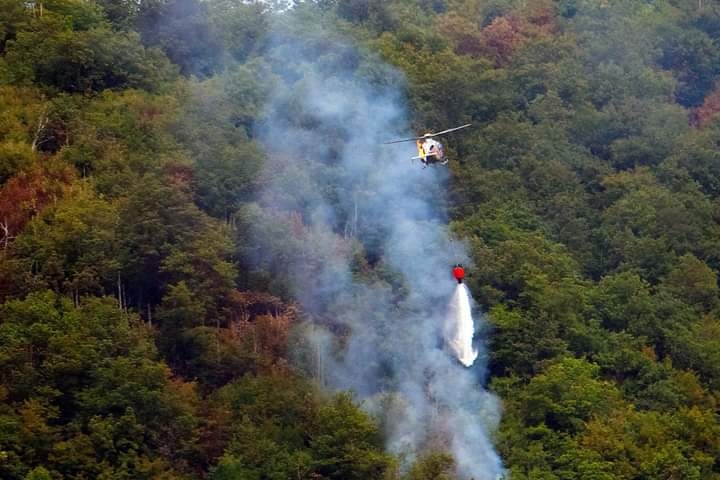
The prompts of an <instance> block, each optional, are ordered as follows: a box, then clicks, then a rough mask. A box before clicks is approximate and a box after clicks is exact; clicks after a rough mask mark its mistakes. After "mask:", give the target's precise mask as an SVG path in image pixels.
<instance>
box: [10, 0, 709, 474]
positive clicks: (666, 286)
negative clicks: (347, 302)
mask: <svg viewBox="0 0 720 480" xmlns="http://www.w3.org/2000/svg"><path fill="white" fill-rule="evenodd" d="M288 3H291V4H293V5H292V6H291V8H287V7H288ZM288 18H293V22H292V23H291V22H289V21H288ZM318 25H322V26H323V28H324V29H325V30H326V31H331V32H334V33H333V35H336V36H331V37H330V38H326V36H323V35H320V34H319V33H318V30H317V26H318ZM293 29H297V30H301V31H303V32H305V33H306V34H307V37H306V38H307V39H308V42H307V44H306V45H302V46H301V47H303V48H307V49H309V50H311V51H313V52H315V53H316V54H317V56H318V57H322V56H323V55H329V53H328V51H327V49H326V48H325V47H326V45H328V44H330V43H332V42H335V41H338V39H339V38H344V39H346V40H345V41H350V42H353V43H355V44H357V46H358V49H357V51H358V52H360V53H355V51H347V52H345V56H344V57H343V58H342V61H344V62H346V63H347V64H349V65H352V66H353V68H354V70H353V72H354V73H355V74H357V75H364V76H366V77H367V79H369V81H370V82H371V83H372V82H374V83H375V84H383V83H391V82H394V81H396V78H394V77H391V76H390V75H389V74H388V73H387V70H384V69H382V68H381V67H380V66H378V65H377V63H379V62H380V61H381V60H382V61H384V62H387V63H389V64H390V65H392V66H393V67H395V68H396V69H397V70H398V72H400V74H398V76H397V78H400V77H403V78H404V83H402V84H401V85H402V88H403V92H402V95H403V96H404V99H405V100H406V101H407V104H408V106H409V109H410V111H411V113H412V127H413V128H417V129H418V130H421V129H422V130H424V129H428V130H435V129H441V128H444V127H448V126H453V125H456V124H462V123H470V122H471V123H473V126H474V127H473V129H469V130H467V133H466V134H464V135H457V136H454V137H453V138H452V140H451V141H450V142H448V152H449V154H450V157H451V159H452V161H451V162H450V164H449V165H448V167H447V168H448V169H449V172H450V179H449V191H450V194H449V198H448V199H447V202H448V205H447V207H448V212H449V215H450V217H451V222H450V228H451V230H452V232H453V234H454V235H455V236H457V237H458V238H460V239H462V240H463V241H465V242H466V244H467V245H468V246H469V253H470V255H471V257H472V261H473V265H474V268H472V269H471V270H469V271H468V276H467V284H468V285H469V287H470V289H471V290H472V291H473V293H474V295H475V298H476V300H477V301H478V303H479V308H480V309H481V310H482V311H484V312H485V313H486V316H487V320H488V322H489V326H490V328H489V329H488V340H489V342H488V343H489V344H488V348H487V351H488V360H489V372H490V380H489V386H490V388H491V389H492V390H493V391H495V392H496V393H497V394H498V395H499V396H500V397H501V399H502V401H503V404H504V416H503V420H502V423H501V424H500V427H499V430H498V431H497V432H496V433H495V442H496V446H497V448H498V449H499V451H500V454H501V456H502V458H503V461H504V463H505V466H506V467H507V469H508V477H509V478H511V479H512V480H524V479H548V480H550V479H578V480H580V479H591V478H592V479H603V480H605V479H608V480H609V479H638V480H639V479H650V478H682V479H703V480H706V479H720V461H718V458H720V417H719V410H718V401H719V399H720V297H719V293H720V291H719V287H718V274H720V153H718V152H719V150H718V148H719V145H720V117H719V116H718V115H719V114H720V83H719V81H720V53H719V52H720V4H718V2H717V1H715V0H705V1H698V2H685V1H679V0H649V1H643V2H639V1H635V0H538V1H531V2H528V1H524V0H392V1H379V0H314V1H310V0H308V1H300V2H282V1H275V2H260V1H257V2H256V1H249V2H246V1H240V0H206V1H201V0H138V1H129V0H127V1H125V0H123V1H111V0H97V1H84V0H37V1H19V0H0V111H2V115H1V116H0V477H2V478H7V479H12V480H21V479H35V480H40V479H43V480H44V479H53V480H59V479H67V480H80V479H87V478H98V479H110V478H113V479H114V478H122V479H125V478H127V479H155V480H160V479H170V478H173V479H174V478H187V479H195V478H208V479H214V480H226V479H227V480H230V479H253V480H255V479H257V480H260V479H278V480H279V479H289V478H297V479H398V478H406V479H408V480H411V479H412V480H415V479H417V480H420V479H431V478H432V479H450V478H455V476H454V475H455V474H454V463H453V459H452V457H451V456H449V455H448V453H447V452H445V451H443V450H442V448H441V449H439V450H438V449H435V448H428V451H427V452H425V454H424V455H423V456H420V457H418V458H417V459H415V461H414V462H412V463H411V464H410V465H407V468H401V465H403V461H404V460H405V459H398V458H394V457H393V456H392V455H391V454H389V453H387V452H385V451H384V446H383V445H384V443H383V441H384V438H383V435H384V432H383V431H382V430H381V429H380V426H379V423H378V419H375V418H372V417H371V416H369V415H368V414H367V413H365V411H364V410H363V409H361V408H360V406H359V405H358V402H356V401H355V399H354V397H353V396H352V395H351V394H349V393H338V394H333V395H331V394H327V393H323V392H322V391H321V389H320V388H319V387H318V386H317V385H316V384H315V383H316V381H321V376H320V375H319V374H317V372H315V371H314V370H313V369H315V368H316V367H317V365H315V364H313V361H312V352H309V347H308V345H306V344H303V340H302V335H301V334H300V333H299V329H301V328H303V327H302V326H301V323H302V320H303V318H304V316H305V315H306V313H305V312H303V311H302V309H300V308H299V307H298V306H297V305H296V303H295V302H296V300H297V297H298V296H299V295H300V292H297V291H296V290H294V289H293V288H291V285H292V284H295V285H297V283H298V282H297V281H295V282H293V276H297V275H302V274H307V272H300V273H299V272H298V271H297V269H296V268H294V267H295V265H294V264H293V259H292V258H288V257H286V256H283V255H286V254H287V253H288V252H294V253H295V254H297V255H299V256H302V258H304V259H309V260H308V262H309V263H310V264H316V263H320V262H322V261H324V259H325V258H326V256H327V255H328V252H323V251H320V249H319V248H317V247H316V245H315V243H316V242H315V240H317V238H318V237H317V235H325V236H333V235H336V236H337V238H338V240H337V243H336V245H337V248H338V250H341V251H342V253H343V255H347V256H348V257H349V258H351V259H352V265H353V272H352V274H353V275H357V276H359V277H362V278H366V279H367V281H368V283H371V282H386V283H388V284H390V285H392V288H393V291H394V292H397V295H398V297H399V298H400V297H401V296H402V291H403V285H402V280H400V279H398V278H397V275H396V274H395V272H393V271H391V269H389V268H388V267H387V266H386V265H384V264H383V263H382V261H380V260H379V259H380V258H381V257H382V252H377V250H376V242H375V240H376V238H377V236H378V235H381V234H382V232H378V231H373V232H366V233H365V234H364V236H357V238H354V236H353V234H352V232H350V233H348V231H347V230H343V227H342V226H341V223H342V222H340V221H339V220H338V222H337V225H336V227H337V228H336V230H337V231H334V232H320V233H318V232H317V231H313V230H311V229H310V228H307V224H308V223H310V222H309V220H308V219H307V218H302V216H301V215H300V214H299V213H297V214H296V215H293V214H291V215H284V214H282V213H279V212H270V211H267V210H261V209H260V208H259V207H258V205H257V204H256V203H253V202H255V201H256V200H257V198H256V194H257V192H258V191H259V190H260V189H261V188H262V187H263V185H265V184H266V183H267V182H268V179H267V178H266V177H264V176H263V174H262V172H263V165H275V164H277V163H278V161H279V159H278V158H274V157H273V154H272V153H269V152H268V151H267V149H266V148H264V146H263V145H261V144H260V142H259V141H258V140H257V137H256V136H257V132H258V131H261V130H262V129H263V128H264V127H265V122H266V121H267V112H266V110H265V109H266V102H267V100H268V96H269V92H270V91H271V90H272V89H282V88H287V86H288V85H302V82H299V80H301V79H302V78H303V77H304V76H305V75H310V73H311V72H308V71H306V66H304V65H300V64H297V65H295V64H291V65H285V66H284V67H283V68H278V67H277V66H276V64H274V63H273V62H272V59H273V58H276V57H277V56H279V55H280V52H282V51H284V50H286V49H291V48H297V47H298V45H295V44H294V43H293V42H294V40H293V36H292V35H291V34H290V33H292V30H293ZM333 55H334V53H333ZM374 55H375V56H376V57H374ZM373 58H376V59H377V61H376V62H375V63H373V61H370V60H368V59H373ZM342 80H343V81H346V80H347V79H342ZM296 82H297V83H296ZM299 95H303V92H302V90H301V89H300V88H299V89H298V90H292V91H288V92H285V95H284V96H283V102H284V104H283V105H284V107H286V108H287V110H288V112H289V113H288V115H289V116H291V117H293V118H292V120H293V121H294V122H297V124H302V125H305V126H308V125H312V124H313V118H312V112H304V111H302V109H301V108H299V107H298V106H297V105H298V102H297V101H296V100H297V96H299ZM322 133H323V135H324V136H325V137H324V138H325V139H326V140H327V143H328V148H329V149H341V148H342V142H343V139H342V138H336V137H335V135H334V132H322ZM379 140H382V139H371V140H370V141H372V142H374V141H379ZM278 141H284V139H278ZM310 174H312V175H318V176H320V177H322V178H323V179H325V180H326V183H327V189H328V191H327V192H317V191H314V190H313V189H312V187H311V186H310V185H311V184H310V183H309V182H306V181H304V177H303V175H310ZM278 175H286V178H285V179H284V180H285V181H286V182H287V183H288V184H289V183H293V184H296V185H298V186H299V187H298V188H305V190H303V195H304V196H303V200H304V201H306V202H312V201H313V198H314V197H315V196H317V195H326V196H327V197H329V198H333V199H335V201H336V202H338V203H340V202H342V201H344V195H343V193H344V191H343V189H344V188H346V185H344V184H343V181H344V179H345V177H344V176H343V175H344V172H342V171H341V170H340V169H338V168H337V166H336V165H328V164H320V163H318V164H317V165H316V166H315V167H314V170H313V171H312V172H311V173H307V172H298V171H292V170H288V171H282V172H279V173H278ZM298 209H299V208H298ZM260 220H262V225H263V228H261V229H251V228H250V225H253V224H256V223H258V222H260ZM287 232H290V234H288V233H287ZM333 238H335V237H333ZM259 244H262V245H263V247H264V248H263V249H262V252H260V250H259V249H258V245H259ZM313 262H314V263H313ZM326 311H327V315H326V316H327V317H328V318H323V319H322V321H323V322H325V323H327V324H328V325H330V327H331V330H332V327H337V325H334V324H333V318H332V316H333V315H336V316H342V312H336V311H333V310H332V307H331V306H328V307H327V308H326ZM368 321H383V319H368ZM333 332H334V333H335V334H336V336H337V337H338V338H339V339H340V340H341V341H340V342H339V345H340V346H342V339H343V335H344V332H343V331H342V329H341V328H335V330H334V331H333ZM378 341H382V339H378ZM338 348H340V347H338ZM308 372H310V373H308ZM308 377H315V378H308Z"/></svg>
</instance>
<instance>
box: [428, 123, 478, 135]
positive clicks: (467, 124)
mask: <svg viewBox="0 0 720 480" xmlns="http://www.w3.org/2000/svg"><path fill="white" fill-rule="evenodd" d="M470 125H472V123H466V124H465V125H460V126H459V127H455V128H448V129H447V130H443V131H442V132H437V133H433V134H430V135H428V136H429V137H436V136H438V135H444V134H446V133H450V132H454V131H456V130H460V129H462V128H467V127H469V126H470Z"/></svg>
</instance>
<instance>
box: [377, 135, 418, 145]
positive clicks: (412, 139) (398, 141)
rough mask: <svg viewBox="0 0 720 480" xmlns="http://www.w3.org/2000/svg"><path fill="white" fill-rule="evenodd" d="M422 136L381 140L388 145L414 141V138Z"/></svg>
mask: <svg viewBox="0 0 720 480" xmlns="http://www.w3.org/2000/svg"><path fill="white" fill-rule="evenodd" d="M422 138H423V137H413V138H404V139H402V140H392V141H390V142H383V145H390V144H391V143H402V142H414V141H415V140H420V139H422Z"/></svg>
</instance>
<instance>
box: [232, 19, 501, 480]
mask: <svg viewBox="0 0 720 480" xmlns="http://www.w3.org/2000/svg"><path fill="white" fill-rule="evenodd" d="M293 15H294V16H295V17H297V18H292V16H293ZM281 17H282V18H281V19H280V20H278V22H279V24H278V25H276V28H275V29H274V37H273V41H272V42H271V46H270V48H269V51H268V53H267V55H265V58H269V59H270V60H269V61H270V65H268V71H269V72H271V73H268V77H267V81H268V84H272V85H273V88H272V92H273V93H272V94H271V97H270V99H269V102H268V104H267V110H266V115H265V121H264V122H263V124H262V125H261V126H259V127H258V132H257V134H258V137H259V138H260V139H261V141H262V142H263V144H264V146H265V148H266V150H267V154H268V155H267V156H268V161H267V164H266V167H265V168H266V169H265V174H264V175H263V177H262V178H261V180H260V181H261V182H262V185H263V187H262V194H261V195H260V197H259V199H258V201H257V203H256V204H255V205H253V206H249V207H248V208H247V209H246V215H247V216H249V217H250V218H252V220H251V223H252V225H254V227H253V240H252V242H251V243H252V245H250V246H249V247H248V248H249V251H250V252H251V256H252V258H253V259H254V261H256V262H257V266H258V267H259V269H260V267H262V269H265V270H270V271H274V272H276V277H278V279H268V281H269V282H270V285H271V287H273V286H275V287H276V288H277V289H281V290H282V289H283V288H284V289H286V291H285V293H287V294H288V295H291V296H292V297H293V298H296V299H298V301H300V302H301V304H302V306H303V309H304V311H306V312H307V313H308V314H309V315H310V316H311V318H312V325H313V327H312V328H309V329H308V331H309V332H311V333H310V338H309V341H310V342H312V344H314V345H316V347H317V350H316V352H317V356H316V360H315V364H316V371H315V374H316V375H317V376H318V377H320V378H321V381H322V382H323V383H324V385H325V386H326V387H328V388H332V389H350V390H352V391H354V392H356V394H357V395H358V397H359V399H360V400H362V401H363V405H364V406H365V407H366V408H367V409H368V410H370V411H371V412H373V413H375V414H377V415H378V417H379V418H380V419H381V421H382V424H383V426H384V428H385V433H386V438H387V442H388V448H389V449H390V450H392V451H393V452H395V453H396V454H398V455H400V456H401V458H403V459H405V460H406V461H407V462H409V461H412V460H413V458H415V457H416V456H417V455H418V453H421V452H422V451H425V450H432V449H438V448H440V449H449V450H450V453H452V454H453V455H454V458H455V460H456V465H457V471H458V475H459V477H460V478H474V479H475V480H495V478H496V477H497V476H498V475H499V474H501V473H502V471H503V469H502V465H501V461H500V459H499V457H498V455H497V454H496V452H495V451H494V449H493V446H492V444H491V442H490V441H489V439H488V432H489V431H491V430H493V429H494V428H495V427H496V426H497V422H498V421H499V416H500V408H499V403H498V401H497V399H496V398H495V397H494V396H493V395H491V394H490V393H488V392H487V391H485V390H484V389H483V388H482V380H483V377H484V375H485V372H484V360H483V358H482V356H481V358H480V359H479V361H478V362H477V363H476V364H475V366H474V367H473V368H472V369H466V368H465V367H463V366H462V365H461V364H460V363H459V362H458V360H457V359H456V358H455V356H454V355H453V354H452V352H450V351H448V350H447V349H446V348H445V347H444V346H443V342H442V340H441V339H442V335H443V332H442V329H443V323H444V320H445V317H446V315H447V305H448V303H449V301H450V299H451V298H452V296H453V293H454V289H455V286H456V284H455V281H454V280H453V279H452V277H451V276H450V268H451V265H453V264H455V263H457V262H465V263H466V264H467V263H468V262H469V259H468V258H467V254H466V252H465V248H464V246H463V245H462V244H461V243H459V242H457V241H455V240H453V239H452V238H451V236H450V235H449V234H448V231H447V225H446V223H447V222H446V218H445V215H444V204H445V201H446V200H445V197H444V186H445V184H446V182H447V181H448V175H447V170H446V169H445V168H444V167H431V168H427V169H423V168H421V165H419V164H417V163H416V164H411V162H410V157H411V156H412V155H414V154H415V153H414V144H412V143H407V144H399V145H393V146H386V145H382V142H383V141H384V140H390V139H393V138H403V137H409V136H412V132H410V131H409V129H408V119H407V112H406V110H405V108H404V106H403V105H404V103H405V102H404V100H403V97H402V87H403V78H402V76H401V75H400V74H399V73H398V72H397V71H396V70H394V69H392V68H390V67H389V66H387V65H385V64H384V63H383V62H382V61H380V60H379V59H378V58H376V57H375V56H373V55H372V54H370V53H367V52H362V51H358V50H357V49H356V48H353V46H351V45H350V43H349V42H348V41H346V40H343V38H342V37H341V36H339V35H338V34H336V33H334V32H333V31H332V30H331V29H328V28H324V27H322V26H321V25H320V24H321V23H322V19H316V18H303V15H302V13H297V12H296V13H294V14H291V13H287V12H286V13H285V14H283V15H281ZM303 25H307V27H303ZM438 127H439V126H438ZM443 127H445V126H443ZM284 280H287V282H283V281H284ZM281 282H282V283H283V284H282V285H280V283H281ZM331 332H332V333H331ZM407 462H406V463H407Z"/></svg>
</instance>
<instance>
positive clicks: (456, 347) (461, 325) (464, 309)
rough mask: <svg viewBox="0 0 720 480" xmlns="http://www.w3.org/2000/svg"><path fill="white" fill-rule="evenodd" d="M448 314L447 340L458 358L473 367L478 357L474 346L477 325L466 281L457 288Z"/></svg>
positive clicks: (446, 321)
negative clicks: (474, 322) (473, 316)
mask: <svg viewBox="0 0 720 480" xmlns="http://www.w3.org/2000/svg"><path fill="white" fill-rule="evenodd" d="M448 310H449V311H448V315H447V317H446V318H445V329H444V332H443V333H444V336H445V342H446V343H447V345H448V347H449V348H450V350H452V352H453V353H454V354H455V356H456V357H457V359H458V360H459V361H460V363H462V364H463V365H465V366H466V367H471V366H472V364H473V363H475V360H476V359H477V357H478V351H477V350H476V349H474V348H473V344H472V342H473V336H474V335H475V325H474V324H473V318H472V301H471V297H470V291H469V290H468V288H467V287H466V286H465V284H464V283H460V284H458V286H457V288H456V289H455V294H454V295H453V298H452V301H451V302H450V308H449V309H448Z"/></svg>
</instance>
